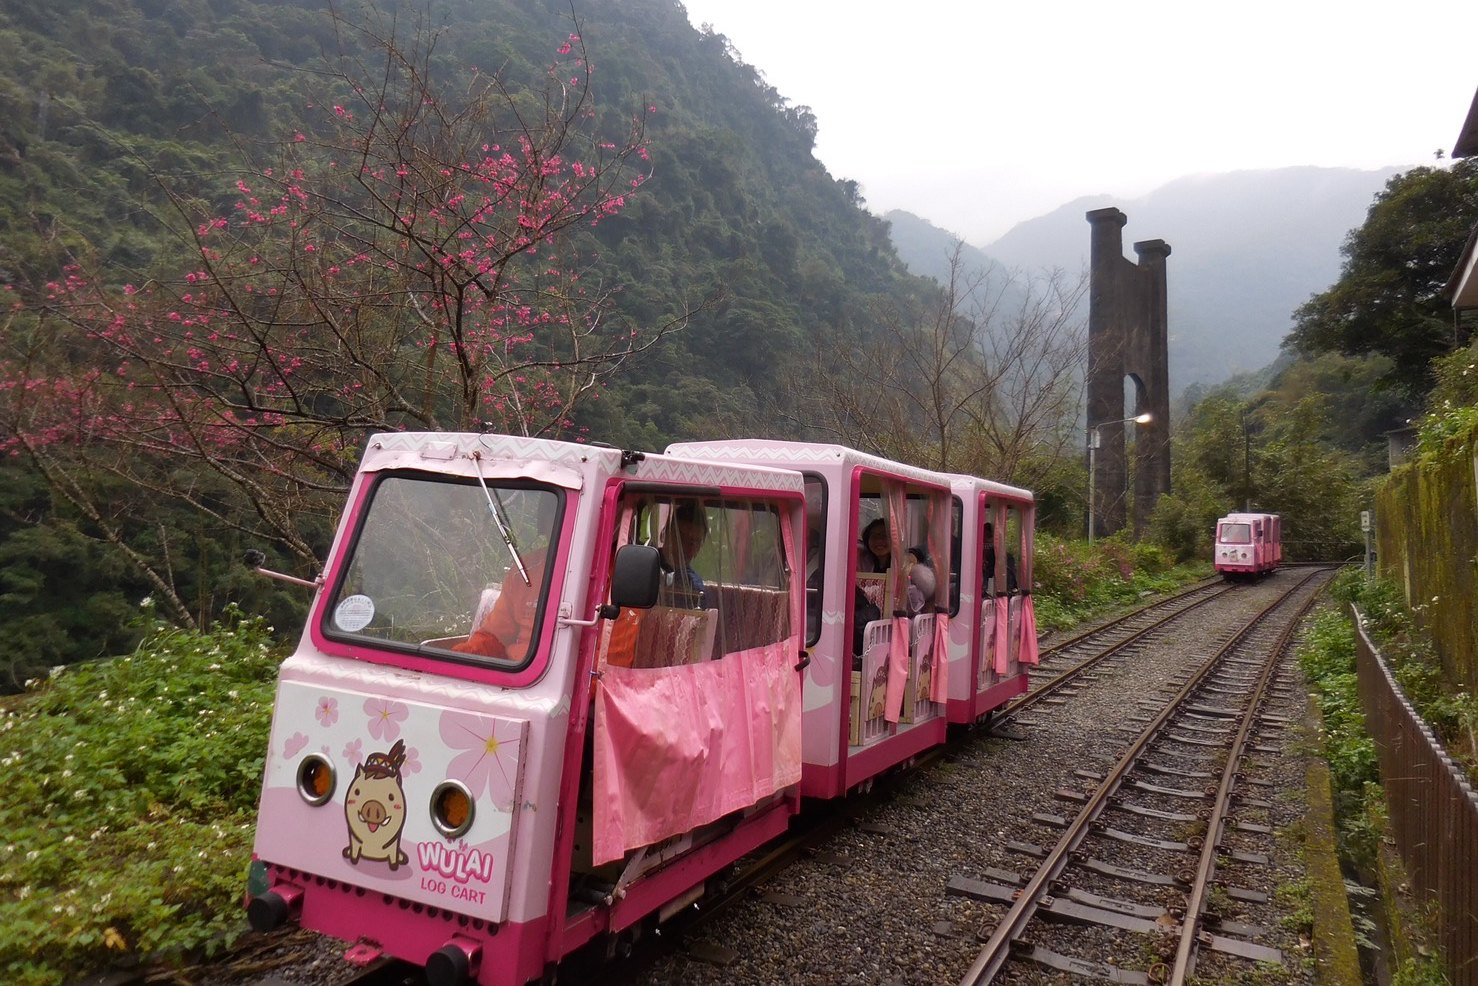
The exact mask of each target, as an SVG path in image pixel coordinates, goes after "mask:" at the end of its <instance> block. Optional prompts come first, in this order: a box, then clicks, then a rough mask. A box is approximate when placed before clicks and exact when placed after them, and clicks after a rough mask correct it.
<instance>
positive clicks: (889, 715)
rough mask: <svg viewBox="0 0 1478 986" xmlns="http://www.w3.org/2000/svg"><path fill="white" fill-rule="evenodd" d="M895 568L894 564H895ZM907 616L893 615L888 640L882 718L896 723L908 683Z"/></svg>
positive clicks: (901, 709)
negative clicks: (891, 628) (886, 689)
mask: <svg viewBox="0 0 1478 986" xmlns="http://www.w3.org/2000/svg"><path fill="white" fill-rule="evenodd" d="M895 569H896V566H895ZM908 640H909V633H908V617H906V616H895V617H893V639H892V640H891V641H889V642H888V691H887V693H886V694H885V695H884V702H885V703H886V707H885V708H884V709H883V718H884V719H886V720H887V721H888V722H891V723H894V724H897V722H898V717H899V715H900V714H901V713H902V711H903V689H904V686H905V685H906V684H908Z"/></svg>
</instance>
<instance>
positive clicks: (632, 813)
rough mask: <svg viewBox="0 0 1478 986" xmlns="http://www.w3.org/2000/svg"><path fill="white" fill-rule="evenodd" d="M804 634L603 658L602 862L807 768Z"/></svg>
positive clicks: (733, 806) (741, 802)
mask: <svg viewBox="0 0 1478 986" xmlns="http://www.w3.org/2000/svg"><path fill="white" fill-rule="evenodd" d="M799 653H800V638H799V637H797V636H792V637H790V638H788V639H786V640H784V641H781V642H779V643H774V644H768V645H766V646H764V647H757V648H754V649H753V650H748V651H739V652H736V653H733V654H728V655H725V657H724V659H723V660H720V661H704V662H701V663H699V664H693V665H687V666H683V667H671V668H621V667H612V666H609V665H608V666H607V667H606V668H605V669H604V671H603V673H602V675H601V678H600V681H599V683H598V685H597V688H596V696H595V777H594V784H595V790H594V800H595V806H594V807H595V819H594V822H595V835H594V847H593V855H594V858H595V862H596V864H597V865H599V864H601V863H607V862H610V861H612V860H617V859H620V858H621V857H622V856H623V855H624V854H625V853H626V851H627V850H629V849H635V848H637V847H638V846H646V845H651V844H652V843H654V842H660V841H661V840H663V839H666V838H669V837H671V836H674V835H679V834H681V833H683V832H687V831H690V830H691V829H693V828H695V827H697V826H699V825H703V824H706V823H708V822H712V821H715V820H717V819H719V818H722V817H723V816H724V815H726V814H728V813H729V812H731V811H737V810H739V809H741V808H745V807H748V806H749V805H752V804H754V803H755V802H756V801H758V800H759V799H760V798H763V797H766V796H768V795H771V794H774V793H775V792H777V791H780V790H782V789H783V788H786V787H788V786H790V785H792V784H796V783H799V782H800V779H801V686H800V676H799V675H798V674H796V671H795V663H796V655H797V654H799Z"/></svg>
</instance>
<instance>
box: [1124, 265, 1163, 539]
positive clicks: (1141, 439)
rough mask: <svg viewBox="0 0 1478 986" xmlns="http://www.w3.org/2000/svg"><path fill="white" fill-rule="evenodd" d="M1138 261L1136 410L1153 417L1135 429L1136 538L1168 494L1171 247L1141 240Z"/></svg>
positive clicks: (1143, 530)
mask: <svg viewBox="0 0 1478 986" xmlns="http://www.w3.org/2000/svg"><path fill="white" fill-rule="evenodd" d="M1134 253H1135V255H1136V256H1138V257H1139V274H1140V290H1141V296H1142V302H1143V306H1142V309H1141V310H1142V311H1143V313H1144V314H1143V322H1142V326H1143V331H1141V332H1138V333H1135V335H1136V339H1135V345H1134V347H1133V348H1134V349H1135V354H1134V357H1133V359H1132V361H1131V362H1132V364H1133V365H1134V366H1135V367H1137V373H1138V375H1139V377H1140V378H1141V379H1142V380H1143V381H1144V403H1143V405H1142V406H1141V407H1140V408H1139V411H1140V412H1144V411H1148V412H1149V413H1150V414H1152V415H1154V418H1153V420H1151V421H1150V423H1149V424H1147V425H1141V426H1140V427H1138V428H1137V429H1136V430H1135V442H1134V536H1135V537H1136V538H1139V537H1141V536H1143V535H1144V533H1145V532H1146V531H1147V530H1148V529H1149V522H1150V514H1152V513H1153V512H1154V509H1155V504H1156V503H1157V502H1159V499H1160V494H1162V493H1168V492H1170V342H1169V339H1170V326H1169V324H1168V321H1169V317H1168V314H1167V313H1168V310H1169V304H1168V300H1167V297H1166V286H1165V258H1167V257H1169V256H1170V244H1168V243H1166V242H1165V241H1164V240H1142V241H1140V242H1138V243H1136V244H1134Z"/></svg>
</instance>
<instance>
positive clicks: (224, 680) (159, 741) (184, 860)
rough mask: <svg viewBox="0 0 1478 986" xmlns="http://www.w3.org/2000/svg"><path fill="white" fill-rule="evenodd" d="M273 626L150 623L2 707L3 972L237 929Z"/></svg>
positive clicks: (190, 945)
mask: <svg viewBox="0 0 1478 986" xmlns="http://www.w3.org/2000/svg"><path fill="white" fill-rule="evenodd" d="M270 630H271V628H270V627H268V626H267V625H266V624H265V623H264V622H263V621H261V620H251V619H243V618H240V617H239V616H238V615H237V614H235V613H234V612H233V613H228V618H227V621H226V622H224V623H221V624H217V625H216V626H214V627H213V628H212V629H211V631H210V632H208V633H200V634H197V633H186V632H182V631H178V630H173V629H170V628H168V627H165V626H164V625H162V624H160V625H156V626H155V627H154V629H153V630H152V632H151V633H150V634H149V636H148V637H147V638H146V639H145V640H144V642H143V643H142V644H141V645H140V646H139V648H138V649H137V650H136V651H134V652H133V653H132V654H131V655H129V656H126V657H120V658H115V659H112V660H107V661H98V662H93V663H89V664H84V665H80V666H77V667H73V668H70V669H66V670H63V669H60V668H59V669H57V670H56V671H55V672H54V673H53V675H52V676H51V677H50V678H49V679H48V680H44V681H40V682H34V683H33V685H32V688H31V690H30V691H29V692H28V693H27V694H25V695H20V696H15V697H12V698H10V699H8V700H6V701H5V703H4V704H3V705H0V766H3V768H4V770H5V772H6V776H7V778H8V782H7V787H6V796H5V798H4V799H0V830H3V831H4V832H5V835H4V837H3V838H0V971H3V972H0V978H4V979H5V981H6V982H10V983H16V984H28V986H29V984H35V986H40V984H55V983H60V982H63V981H64V980H65V979H67V978H69V977H73V976H75V975H76V974H77V973H79V972H81V971H83V970H86V969H88V968H93V967H97V966H100V965H103V964H106V963H107V962H108V961H110V959H113V958H119V957H121V956H123V955H152V954H156V953H163V954H164V955H165V956H168V955H170V954H175V953H181V952H184V951H191V950H197V949H205V950H207V951H209V950H211V949H214V948H218V947H220V946H221V945H223V944H225V943H228V942H229V941H230V940H231V939H232V938H233V937H234V936H235V935H236V934H237V933H238V932H239V931H240V930H241V927H242V923H243V922H242V920H241V913H240V899H241V886H242V878H243V874H244V873H245V872H246V867H247V864H248V862H249V860H250V851H251V838H252V832H253V823H254V816H255V811H256V798H257V792H258V786H259V782H260V778H261V771H262V751H263V750H264V749H265V748H266V744H267V728H268V721H269V718H270V710H271V702H272V688H273V680H274V678H275V674H276V666H277V662H276V660H275V659H274V658H273V656H272V655H271V654H270V653H269V648H268V644H269V639H270ZM43 957H44V958H43Z"/></svg>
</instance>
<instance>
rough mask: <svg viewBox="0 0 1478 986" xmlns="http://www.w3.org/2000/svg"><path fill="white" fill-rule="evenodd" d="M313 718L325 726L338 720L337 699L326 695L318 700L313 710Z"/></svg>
mask: <svg viewBox="0 0 1478 986" xmlns="http://www.w3.org/2000/svg"><path fill="white" fill-rule="evenodd" d="M313 718H315V719H317V720H318V721H319V722H321V723H322V724H323V725H325V726H332V725H333V724H334V723H336V722H338V721H339V700H338V699H336V698H329V697H328V696H327V695H325V696H323V697H322V698H320V699H319V700H318V705H317V707H316V708H314V710H313Z"/></svg>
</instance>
